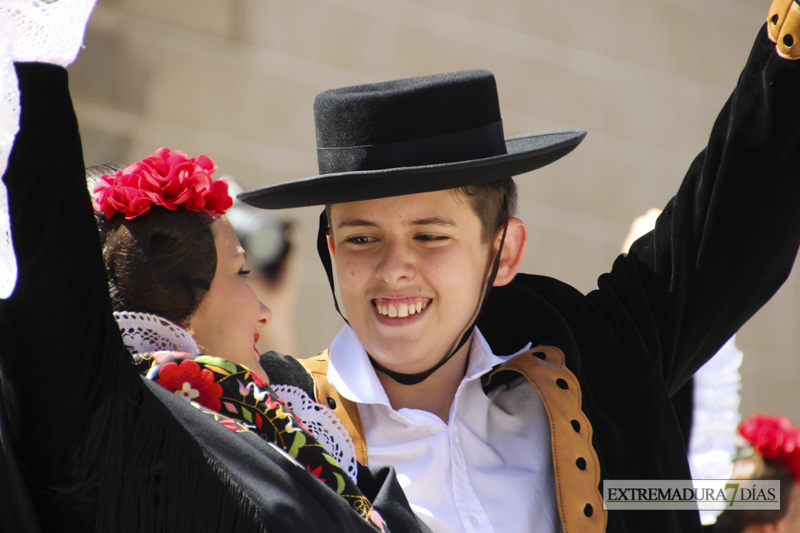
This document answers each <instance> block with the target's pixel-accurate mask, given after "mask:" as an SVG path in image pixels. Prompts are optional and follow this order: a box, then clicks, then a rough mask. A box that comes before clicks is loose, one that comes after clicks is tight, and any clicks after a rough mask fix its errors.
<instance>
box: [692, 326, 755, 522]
mask: <svg viewBox="0 0 800 533" xmlns="http://www.w3.org/2000/svg"><path fill="white" fill-rule="evenodd" d="M741 365H742V352H741V350H739V348H737V347H736V344H735V337H734V338H731V339H730V340H729V341H728V342H727V343H725V344H724V345H723V346H722V348H720V349H719V351H718V352H717V353H716V355H714V357H712V358H711V359H709V361H708V362H707V363H706V364H705V365H703V366H702V367H701V368H700V369H699V370H698V371H697V373H695V375H694V411H693V417H692V418H693V420H692V431H691V437H690V440H689V466H690V467H691V472H692V477H693V478H694V479H729V478H730V477H731V475H732V474H733V461H732V460H731V458H732V457H733V455H734V453H735V452H736V435H737V428H738V426H739V422H740V421H741V415H740V413H739V400H740V390H741V388H742V375H741V371H740V367H741ZM719 512H720V511H700V518H701V521H702V522H703V524H713V523H714V522H715V521H716V517H717V515H718V514H719Z"/></svg>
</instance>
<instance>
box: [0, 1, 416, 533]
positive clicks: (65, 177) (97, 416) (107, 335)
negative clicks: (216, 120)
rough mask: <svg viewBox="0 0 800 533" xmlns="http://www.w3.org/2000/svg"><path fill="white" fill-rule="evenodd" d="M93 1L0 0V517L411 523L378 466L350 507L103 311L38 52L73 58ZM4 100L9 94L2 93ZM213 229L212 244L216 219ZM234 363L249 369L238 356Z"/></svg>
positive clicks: (56, 87) (171, 527)
mask: <svg viewBox="0 0 800 533" xmlns="http://www.w3.org/2000/svg"><path fill="white" fill-rule="evenodd" d="M92 5H93V2H85V1H76V0H61V1H60V2H48V3H38V2H33V3H30V2H25V3H23V2H19V3H18V2H13V1H11V2H9V0H6V1H5V2H3V3H0V23H5V24H6V25H9V24H10V25H11V26H12V27H13V26H14V25H17V26H16V29H17V30H18V31H16V32H15V31H10V32H9V31H3V32H0V35H1V36H2V37H3V38H9V37H10V36H11V35H15V36H17V37H16V41H14V42H13V43H10V46H9V47H8V48H6V47H5V46H0V76H5V78H4V79H0V87H11V88H12V89H13V88H15V86H16V83H7V82H8V81H9V77H16V78H18V82H19V93H20V98H19V101H20V108H21V113H20V117H19V132H18V133H17V135H16V138H15V139H14V145H13V150H12V152H11V156H10V158H9V159H8V168H7V170H6V172H5V174H4V182H5V185H6V187H7V188H8V199H9V206H10V209H9V215H10V217H9V218H10V222H11V230H12V234H13V239H14V250H15V252H16V263H17V266H18V273H19V275H18V278H17V280H16V287H15V289H14V292H13V294H12V295H11V296H10V297H9V298H8V299H6V300H4V301H2V302H0V376H2V378H1V381H0V384H1V385H2V402H0V407H2V408H3V414H4V415H5V416H4V417H3V416H0V432H2V434H0V437H2V439H0V452H1V453H0V459H2V461H0V464H2V466H3V473H4V474H7V473H9V472H10V474H9V475H4V476H3V477H2V478H0V488H2V489H3V491H4V494H14V495H17V496H19V495H21V494H26V495H27V496H28V497H27V498H25V497H22V498H21V500H23V503H29V504H30V507H29V509H30V510H31V512H28V513H26V512H25V510H24V508H21V507H15V506H11V505H7V504H6V502H5V501H4V502H3V509H2V511H3V512H2V514H0V516H1V517H2V518H0V522H1V524H0V525H2V528H1V529H3V530H6V529H10V528H11V527H15V528H16V529H14V530H25V531H28V530H30V531H35V530H37V529H36V528H37V522H38V526H39V527H41V529H42V530H45V531H56V530H58V531H64V530H75V531H190V530H192V531H275V530H278V531H293V530H298V531H331V530H337V531H375V530H380V529H382V527H383V524H382V520H381V518H380V517H379V516H378V515H374V514H373V513H371V508H370V506H369V502H370V501H374V504H375V506H376V507H379V508H380V509H381V514H382V515H383V516H384V517H385V518H386V520H387V522H388V523H389V525H390V526H391V528H392V531H401V530H409V531H415V530H419V529H420V527H419V526H418V521H417V520H416V518H415V517H413V515H412V514H411V513H410V511H409V510H408V505H407V503H406V502H405V500H404V497H403V496H402V492H401V491H400V490H399V487H398V485H397V484H396V482H395V481H394V479H393V477H392V473H391V472H387V471H382V472H367V471H361V472H360V473H359V479H360V480H362V486H363V487H364V488H365V492H367V493H368V498H363V499H358V498H357V499H358V501H360V502H361V505H366V508H363V509H356V508H354V506H353V505H352V504H351V502H349V501H348V500H346V499H345V498H344V497H342V496H341V495H339V494H337V493H336V492H335V491H332V490H331V488H330V487H329V486H326V485H325V484H324V483H321V482H320V480H319V479H318V478H316V477H315V476H314V475H313V474H311V473H309V472H308V466H309V465H307V464H306V465H303V464H301V463H300V462H298V461H297V460H295V459H293V458H292V457H291V456H290V454H289V453H287V452H286V451H285V450H284V449H283V447H282V446H280V445H276V444H275V442H274V441H271V442H268V441H267V440H265V439H264V438H262V435H260V434H258V433H257V432H254V431H252V430H251V425H250V424H247V425H246V424H242V423H240V422H238V421H237V420H236V419H235V418H232V417H229V416H223V414H221V413H218V412H215V411H213V410H211V409H208V408H204V407H202V406H200V405H198V404H196V403H189V402H186V401H184V400H182V399H180V398H178V397H177V396H176V395H175V394H173V393H172V392H169V391H167V390H166V389H164V388H163V387H161V386H159V385H156V384H153V383H152V382H148V381H146V380H142V379H141V378H140V376H139V375H138V374H137V372H136V369H135V367H134V366H133V365H132V364H131V359H130V354H129V352H128V351H127V350H126V348H125V346H124V345H123V343H122V340H121V338H120V335H119V329H118V328H117V325H116V323H115V322H114V319H113V317H112V314H111V302H110V299H109V296H108V291H107V285H106V269H105V267H104V264H103V261H102V257H101V256H100V252H99V250H100V249H99V246H98V242H97V232H96V229H95V226H94V221H93V216H92V210H91V206H90V205H89V199H88V197H87V195H86V191H85V182H84V169H83V162H82V158H81V146H80V139H79V136H78V129H77V122H76V120H75V117H74V113H73V111H72V106H71V102H70V98H69V92H68V88H67V75H66V71H65V70H64V69H63V68H62V67H61V66H58V65H57V64H47V63H58V64H60V65H62V66H66V65H67V64H69V63H70V62H71V61H72V59H74V57H75V55H77V51H78V49H79V47H80V45H81V42H82V36H83V29H84V27H85V19H86V18H88V15H89V13H90V11H91V7H92ZM76 14H77V15H76ZM81 15H83V16H82V17H81ZM31 18H33V19H36V24H35V25H34V24H30V23H29V22H30V19H31ZM76 20H78V21H79V22H78V23H76V22H74V21H76ZM59 25H66V27H59ZM31 28H35V29H39V30H41V31H38V32H37V31H31ZM59 39H67V41H66V43H65V44H62V45H59ZM7 50H10V52H7ZM32 51H35V52H32ZM9 60H14V61H18V62H19V61H22V62H21V63H18V64H16V65H15V66H14V67H10V63H9ZM12 81H13V80H12ZM4 102H12V103H13V102H14V94H13V91H12V92H11V96H10V97H9V96H8V95H5V97H4ZM5 109H6V108H5V107H4V110H5ZM0 133H9V132H8V131H6V132H2V131H0ZM10 133H11V134H12V135H13V129H12V130H11V131H10ZM4 139H5V137H4V136H3V135H0V141H3V140H4ZM0 155H2V150H0ZM3 159H4V158H3ZM2 163H5V161H4V160H3V161H2ZM201 166H202V164H201ZM1 169H2V165H0V170H1ZM0 196H2V195H0ZM213 224H214V223H212V224H211V225H212V226H213ZM212 234H213V235H214V239H215V242H222V241H224V234H225V227H224V224H222V225H221V226H218V227H217V230H216V233H215V230H213V229H212ZM218 239H221V240H222V241H220V240H218ZM217 248H218V249H219V251H220V254H221V253H222V251H221V248H222V247H221V246H219V244H217ZM220 265H223V266H224V265H228V262H227V261H226V260H225V259H224V258H223V259H222V260H220V261H218V266H220ZM215 273H216V269H215ZM220 279H221V278H220ZM216 281H217V276H216V275H215V276H214V277H213V278H212V283H211V285H209V286H208V288H207V289H203V288H202V287H201V289H202V290H205V291H207V293H206V294H205V297H204V298H203V299H201V301H200V303H199V304H198V306H197V308H196V310H195V311H194V313H191V314H190V315H189V319H190V320H189V322H188V323H187V327H188V326H189V325H190V324H191V325H193V326H194V328H195V333H196V334H197V331H196V330H197V327H200V324H201V323H202V305H203V300H205V299H207V298H209V297H210V296H209V294H212V295H213V291H214V288H213V285H214V282H216ZM201 292H202V291H201ZM253 309H254V310H252V311H248V313H252V316H251V319H254V321H255V323H253V320H251V321H250V323H249V324H248V325H247V327H248V328H252V329H255V327H256V326H257V325H259V324H260V323H262V322H266V321H267V320H268V318H269V317H268V312H267V311H266V310H265V309H263V308H262V307H261V306H260V304H259V305H258V306H257V309H256V308H255V307H254V308H253ZM214 311H215V310H214V309H211V310H209V312H214ZM42 322H46V328H44V327H40V325H41V324H42ZM40 329H41V331H39V330H40ZM45 331H46V332H47V333H46V334H44V332H45ZM198 335H199V334H198ZM198 341H200V342H201V343H202V342H208V343H209V344H214V343H215V342H216V340H215V339H214V338H213V336H211V337H203V338H198ZM237 342H238V341H237ZM250 342H252V340H250ZM53 346H56V348H55V349H54V348H53ZM208 348H209V349H210V348H211V347H208ZM220 349H222V350H225V349H226V348H224V347H220ZM240 353H241V351H240V350H238V349H237V350H235V353H234V351H231V352H230V354H228V353H226V354H225V355H226V356H227V357H232V358H235V357H238V356H239V354H240ZM202 357H203V356H200V358H197V361H199V362H198V363H197V364H200V363H203V361H202V360H201V358H202ZM210 359H213V363H216V364H217V365H220V364H221V362H222V361H224V360H223V359H216V358H210ZM184 361H185V359H184V360H181V363H183V362H184ZM205 363H210V361H205ZM205 363H204V364H205ZM176 365H177V366H180V363H176ZM212 366H213V365H212ZM163 367H166V364H164V365H163ZM218 368H222V369H223V370H226V368H227V367H219V366H218ZM233 373H235V374H240V375H241V376H242V377H243V378H245V377H247V375H248V374H249V376H252V375H253V374H252V372H250V371H249V369H247V368H246V367H242V366H241V365H233ZM206 375H207V374H206ZM253 383H254V384H255V386H256V387H257V386H259V385H260V384H261V382H260V380H258V379H254V380H253ZM250 390H251V391H254V390H255V387H250ZM264 391H268V389H266V385H264V386H263V388H261V387H259V389H258V392H259V393H262V392H264ZM263 398H264V396H262V399H263ZM275 410H276V411H277V408H276V409H275ZM284 414H286V417H285V420H290V421H293V419H292V418H291V416H290V415H289V414H288V412H286V411H285V410H284ZM277 418H280V417H277ZM279 430H284V431H288V430H286V426H284V427H283V428H279ZM293 430H294V431H293V433H295V434H302V435H304V436H305V437H307V438H309V439H313V437H310V435H308V434H306V433H305V432H304V431H302V430H301V429H299V428H298V427H295V428H293ZM362 477H363V479H362ZM24 500H27V502H25V501H24ZM22 528H24V529H22Z"/></svg>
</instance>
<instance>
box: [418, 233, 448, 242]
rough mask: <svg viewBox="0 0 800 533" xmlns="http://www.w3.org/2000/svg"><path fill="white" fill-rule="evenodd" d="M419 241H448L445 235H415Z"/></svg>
mask: <svg viewBox="0 0 800 533" xmlns="http://www.w3.org/2000/svg"><path fill="white" fill-rule="evenodd" d="M416 238H417V239H418V240H420V241H444V240H446V239H448V238H449V237H447V236H446V235H429V234H427V233H425V234H422V235H417V237H416Z"/></svg>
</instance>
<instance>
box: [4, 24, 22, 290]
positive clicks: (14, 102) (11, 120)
mask: <svg viewBox="0 0 800 533" xmlns="http://www.w3.org/2000/svg"><path fill="white" fill-rule="evenodd" d="M0 9H2V8H0ZM5 35H8V33H7V27H5V26H4V25H3V24H2V19H0V176H4V175H5V173H6V167H7V165H8V158H9V156H10V155H11V148H12V147H13V146H14V138H15V137H16V135H17V130H19V86H18V82H17V73H16V71H15V70H14V63H13V62H12V61H11V56H10V50H9V43H7V42H5V41H4V40H3V37H2V36H5ZM16 283H17V258H16V256H15V255H14V244H13V242H12V240H11V221H10V219H9V213H8V193H7V191H6V185H5V183H0V298H8V297H9V296H11V293H12V292H13V291H14V286H15V285H16Z"/></svg>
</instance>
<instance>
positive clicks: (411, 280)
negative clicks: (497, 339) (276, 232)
mask: <svg viewBox="0 0 800 533" xmlns="http://www.w3.org/2000/svg"><path fill="white" fill-rule="evenodd" d="M330 219H331V220H330V224H331V225H330V227H331V231H332V233H331V235H330V236H329V245H330V247H331V251H332V253H333V255H334V260H335V264H336V273H337V280H338V283H339V287H340V290H341V294H342V304H343V306H344V311H345V315H346V316H347V318H348V321H349V322H350V325H351V327H352V328H353V330H354V331H355V333H356V335H358V338H359V339H360V340H361V343H362V344H363V346H364V348H365V349H366V351H367V352H368V353H369V354H370V355H371V356H372V357H373V358H374V359H375V360H376V361H378V362H379V363H380V364H381V365H383V366H384V367H386V368H388V369H389V370H393V371H396V372H402V373H416V372H422V371H425V370H427V369H428V368H430V367H432V366H434V365H435V364H436V363H438V362H439V361H440V360H441V359H442V358H443V357H445V356H446V355H449V352H450V351H451V350H452V349H453V348H454V347H455V346H454V345H455V343H457V342H458V340H459V339H460V337H461V335H462V334H463V332H464V331H465V329H466V328H467V327H468V326H469V325H470V324H471V323H472V320H473V319H474V316H475V314H476V312H477V308H478V305H479V299H480V296H481V292H482V289H483V286H484V285H485V283H486V280H487V278H488V271H489V267H490V261H491V259H492V257H491V254H490V252H491V250H490V244H489V243H483V242H482V239H481V230H482V226H481V222H480V220H479V219H478V217H477V215H476V214H475V213H474V211H473V210H472V209H471V208H470V207H469V205H468V202H467V201H465V199H463V198H461V197H460V196H459V195H458V193H456V192H455V191H453V190H447V191H438V192H430V193H420V194H413V195H406V196H398V197H394V198H381V199H377V200H367V201H362V202H351V203H343V204H334V205H332V206H331V207H330Z"/></svg>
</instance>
